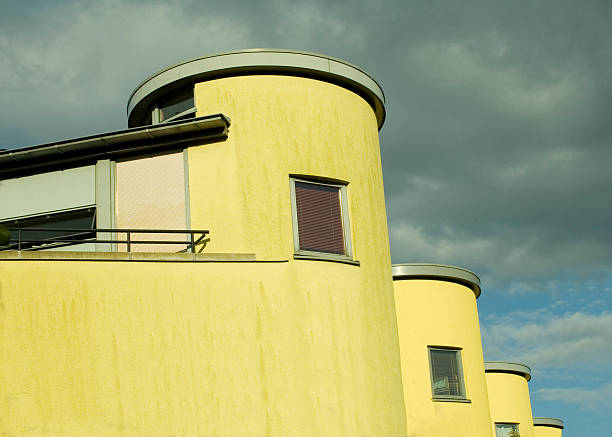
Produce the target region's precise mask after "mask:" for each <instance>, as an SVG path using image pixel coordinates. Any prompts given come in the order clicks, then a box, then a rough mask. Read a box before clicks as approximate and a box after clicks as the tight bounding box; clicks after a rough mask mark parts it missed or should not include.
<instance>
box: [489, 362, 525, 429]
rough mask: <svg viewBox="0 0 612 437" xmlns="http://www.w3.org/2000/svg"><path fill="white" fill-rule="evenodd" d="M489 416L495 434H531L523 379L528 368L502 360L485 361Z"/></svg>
mask: <svg viewBox="0 0 612 437" xmlns="http://www.w3.org/2000/svg"><path fill="white" fill-rule="evenodd" d="M485 371H486V376H487V387H488V390H489V403H490V405H491V419H492V420H493V427H494V430H495V432H496V435H497V436H498V437H514V435H517V433H518V435H520V437H534V430H533V419H532V415H531V400H530V398H529V387H528V386H527V382H528V381H529V380H530V379H531V369H530V368H529V367H528V366H526V365H525V364H520V363H510V362H505V361H487V362H486V363H485Z"/></svg>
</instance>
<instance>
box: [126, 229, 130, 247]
mask: <svg viewBox="0 0 612 437" xmlns="http://www.w3.org/2000/svg"><path fill="white" fill-rule="evenodd" d="M126 235H127V237H126V242H127V251H128V252H129V251H130V231H127V232H126Z"/></svg>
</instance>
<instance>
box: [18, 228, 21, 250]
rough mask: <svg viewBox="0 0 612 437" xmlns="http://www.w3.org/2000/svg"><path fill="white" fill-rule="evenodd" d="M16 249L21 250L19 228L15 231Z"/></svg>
mask: <svg viewBox="0 0 612 437" xmlns="http://www.w3.org/2000/svg"><path fill="white" fill-rule="evenodd" d="M17 250H19V251H20V250H21V229H19V230H18V231H17Z"/></svg>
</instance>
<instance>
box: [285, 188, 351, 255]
mask: <svg viewBox="0 0 612 437" xmlns="http://www.w3.org/2000/svg"><path fill="white" fill-rule="evenodd" d="M295 202H296V209H297V221H298V235H299V245H300V250H308V251H314V252H324V253H335V254H340V255H344V233H343V228H342V208H341V206H340V187H334V186H328V185H317V184H308V183H303V182H295Z"/></svg>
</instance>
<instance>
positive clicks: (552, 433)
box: [533, 426, 563, 437]
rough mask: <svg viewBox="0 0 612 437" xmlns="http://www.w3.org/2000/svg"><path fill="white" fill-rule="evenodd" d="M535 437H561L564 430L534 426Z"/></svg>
mask: <svg viewBox="0 0 612 437" xmlns="http://www.w3.org/2000/svg"><path fill="white" fill-rule="evenodd" d="M533 430H534V435H535V437H561V436H562V435H563V430H562V429H561V428H555V427H552V426H534V427H533Z"/></svg>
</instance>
